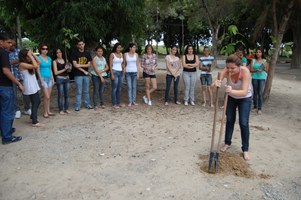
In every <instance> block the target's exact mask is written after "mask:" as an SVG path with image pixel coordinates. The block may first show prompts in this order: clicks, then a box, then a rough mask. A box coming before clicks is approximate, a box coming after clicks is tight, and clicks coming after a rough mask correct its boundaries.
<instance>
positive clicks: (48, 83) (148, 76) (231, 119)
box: [0, 34, 268, 160]
mask: <svg viewBox="0 0 301 200" xmlns="http://www.w3.org/2000/svg"><path fill="white" fill-rule="evenodd" d="M8 41H9V39H8V37H7V36H5V35H3V34H2V35H1V37H0V45H1V46H0V47H1V51H0V53H1V72H0V75H1V81H0V95H1V109H0V111H1V115H0V116H1V133H2V143H3V144H7V143H11V142H15V141H20V140H21V139H22V138H21V137H15V136H12V133H13V132H14V129H13V128H12V123H13V118H14V114H15V117H19V116H17V115H19V114H20V113H18V112H20V106H19V104H18V102H19V100H17V99H15V101H13V100H11V98H14V97H16V96H17V95H16V93H17V91H18V90H20V91H21V92H22V94H23V99H24V108H25V114H29V115H30V117H31V120H32V126H34V127H39V126H42V125H41V124H40V123H39V121H38V115H37V112H38V107H39V104H40V95H39V90H40V88H42V91H43V97H44V98H43V101H44V102H43V105H44V112H43V117H45V118H49V116H53V115H55V114H54V113H53V112H51V111H50V98H51V91H52V87H53V85H54V83H56V85H57V90H58V99H57V103H58V108H59V114H62V115H63V114H68V113H70V111H69V91H70V77H69V73H70V72H71V70H72V72H73V75H74V82H75V87H76V94H75V96H76V99H75V111H80V109H81V102H82V96H83V98H84V103H85V107H86V108H88V109H96V110H97V109H99V108H104V107H105V106H104V105H105V103H104V96H103V93H104V88H105V79H106V78H108V77H110V78H111V101H112V106H113V108H116V109H117V108H120V107H122V106H123V105H122V104H121V87H122V83H123V77H124V75H125V78H126V82H127V93H128V106H136V105H138V104H137V97H136V91H137V80H138V79H139V78H140V69H141V68H142V69H143V73H142V75H143V78H144V79H145V95H144V96H143V101H144V103H145V104H147V105H150V106H151V105H152V98H151V94H152V93H153V92H154V91H155V90H156V89H157V81H156V73H155V71H156V68H157V66H158V58H157V56H156V54H154V51H153V47H152V46H151V45H147V46H146V47H145V53H144V54H143V56H142V57H141V61H140V58H139V56H138V54H137V53H136V48H137V46H136V44H134V43H130V44H129V47H128V49H127V50H126V53H124V54H123V53H122V52H121V50H122V46H121V44H120V43H116V44H115V45H114V47H113V49H112V52H111V54H110V56H109V61H108V62H107V61H106V59H105V57H104V55H103V54H104V48H103V47H102V46H98V47H96V49H95V52H96V56H95V57H94V58H93V59H92V57H91V55H90V53H89V52H87V51H85V43H84V41H82V40H79V41H78V42H77V50H76V51H74V52H73V53H72V55H71V58H70V61H71V64H70V63H69V62H68V60H67V59H66V58H65V56H64V53H63V51H62V50H61V49H56V50H55V51H54V52H53V53H54V56H53V59H51V58H50V57H49V56H48V55H47V53H48V46H47V45H46V44H41V45H40V47H39V53H40V55H39V56H36V55H35V54H34V53H33V52H32V51H31V50H29V49H22V50H20V51H19V52H17V50H16V48H14V46H15V42H14V41H12V40H10V42H8ZM12 44H13V45H12ZM5 49H7V50H10V53H9V54H8V52H7V51H6V50H5ZM16 52H17V53H16ZM203 53H204V55H203V56H201V57H198V56H197V55H196V54H195V52H194V48H193V46H192V45H188V46H187V47H186V49H185V54H184V55H183V56H182V59H181V58H180V57H179V54H178V48H177V46H172V47H171V50H170V54H169V55H167V56H166V57H165V61H166V71H167V74H166V89H165V94H164V104H165V105H166V106H168V105H169V100H170V98H169V91H170V87H171V84H172V83H173V87H174V98H173V101H174V103H175V104H181V102H180V100H179V97H178V85H179V81H180V78H181V76H182V77H183V79H184V86H185V91H184V105H185V106H187V105H188V104H191V105H192V106H194V105H195V93H194V91H195V87H196V82H197V69H199V70H201V75H200V80H201V84H202V96H203V106H206V100H207V98H206V93H207V91H208V93H209V105H210V107H213V97H212V96H213V95H212V90H211V87H221V82H222V80H223V79H224V78H227V77H230V80H229V84H228V85H226V86H225V87H226V92H227V93H228V94H229V98H228V104H227V108H226V115H227V122H226V133H225V145H224V146H223V147H222V148H221V149H220V150H221V151H226V150H227V149H228V148H230V145H231V139H232V134H233V130H234V123H235V120H236V108H238V114H239V118H240V119H239V125H240V128H241V138H242V151H243V157H244V158H245V160H249V159H250V157H249V155H248V148H249V114H250V111H251V104H252V100H253V103H254V109H257V111H258V113H259V114H261V112H262V92H263V87H264V84H265V79H266V77H267V73H266V71H267V66H268V65H267V62H266V60H265V59H264V57H263V51H262V50H261V49H256V51H255V58H254V59H252V61H251V64H250V66H249V68H247V67H246V64H245V63H246V59H245V58H244V57H243V56H242V53H241V50H240V49H238V50H237V51H236V53H235V54H232V55H230V56H229V57H228V58H227V59H226V67H225V68H224V69H223V70H222V71H221V73H220V74H221V75H220V78H219V79H216V80H214V81H212V70H213V69H214V68H215V62H214V57H212V56H210V54H209V49H208V47H205V48H204V52H203ZM16 55H18V58H16ZM8 58H10V62H9V60H8ZM52 67H53V70H52ZM7 69H10V70H9V72H8V71H7ZM53 73H54V75H53ZM90 76H91V79H92V83H93V104H94V105H93V107H92V105H91V102H90V97H89V82H90ZM37 78H38V80H39V81H40V84H39V83H38V80H37ZM55 80H56V82H55ZM3 88H4V89H5V90H6V89H8V88H9V90H10V91H11V92H13V93H14V94H13V95H11V96H10V97H6V98H7V99H6V100H4V99H5V98H4V97H3V95H6V96H8V94H7V93H6V92H5V91H4V92H3V91H2V89H3ZM253 89H254V90H253ZM252 97H253V99H252ZM8 101H10V102H8ZM11 102H15V108H13V105H11ZM30 103H31V109H30V108H29V104H30ZM5 104H9V106H5ZM4 107H5V108H6V109H7V110H5V109H3V108H4ZM14 109H15V112H14ZM7 113H9V114H7ZM5 114H7V115H5ZM8 121H9V123H7V122H8Z"/></svg>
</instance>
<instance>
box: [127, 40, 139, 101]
mask: <svg viewBox="0 0 301 200" xmlns="http://www.w3.org/2000/svg"><path fill="white" fill-rule="evenodd" d="M136 48H137V46H136V44H134V43H130V44H129V48H128V50H127V53H125V54H124V58H123V59H124V65H125V77H126V83H127V90H128V100H129V104H128V106H132V105H134V106H137V105H138V104H137V103H136V93H137V80H138V79H139V74H140V61H139V56H138V54H137V53H136Z"/></svg>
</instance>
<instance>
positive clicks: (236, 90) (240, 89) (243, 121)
mask: <svg viewBox="0 0 301 200" xmlns="http://www.w3.org/2000/svg"><path fill="white" fill-rule="evenodd" d="M227 77H228V78H229V84H228V85H226V86H225V87H226V92H227V93H228V95H229V96H228V104H227V110H226V116H227V122H226V133H225V145H224V146H223V147H222V148H221V149H220V151H222V152H224V151H226V150H227V149H229V148H230V146H231V140H232V134H233V131H234V124H235V120H236V108H238V115H239V126H240V132H241V140H242V151H243V158H244V159H245V160H250V156H249V154H248V150H249V135H250V130H249V117H250V110H251V105H252V93H253V88H252V83H251V74H250V71H249V69H248V68H247V67H245V66H242V61H241V58H239V57H238V56H237V55H235V54H232V55H230V56H229V57H228V58H227V59H226V67H225V68H224V69H223V70H222V71H221V72H220V77H219V79H217V80H216V81H214V84H213V86H216V87H221V82H222V80H223V79H224V78H227Z"/></svg>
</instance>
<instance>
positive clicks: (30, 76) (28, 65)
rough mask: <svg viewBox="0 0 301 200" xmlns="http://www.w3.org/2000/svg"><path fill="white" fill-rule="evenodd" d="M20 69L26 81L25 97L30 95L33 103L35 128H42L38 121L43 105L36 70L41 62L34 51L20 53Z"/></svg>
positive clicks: (32, 113)
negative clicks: (41, 105) (39, 111)
mask: <svg viewBox="0 0 301 200" xmlns="http://www.w3.org/2000/svg"><path fill="white" fill-rule="evenodd" d="M19 62H20V64H19V69H20V72H21V73H22V75H23V77H24V80H23V86H24V92H23V94H24V95H28V96H29V98H30V102H31V116H30V118H31V120H32V126H33V127H40V126H42V125H41V124H40V123H39V121H38V108H39V105H40V103H41V99H40V94H39V90H40V87H39V84H38V81H37V78H36V70H38V68H39V64H40V60H39V58H38V57H37V56H36V55H34V54H33V53H32V51H30V50H27V49H22V50H21V51H20V52H19Z"/></svg>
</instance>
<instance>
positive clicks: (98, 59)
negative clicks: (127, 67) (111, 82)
mask: <svg viewBox="0 0 301 200" xmlns="http://www.w3.org/2000/svg"><path fill="white" fill-rule="evenodd" d="M95 51H96V56H95V57H94V58H93V60H92V70H91V74H92V82H93V103H94V109H95V110H97V109H98V108H99V106H101V107H102V108H105V105H104V98H103V93H104V89H105V77H107V76H108V74H107V71H108V70H109V66H108V64H107V61H106V59H105V58H104V57H103V52H104V48H103V47H101V46H98V47H96V49H95ZM97 95H98V97H99V103H97Z"/></svg>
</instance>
